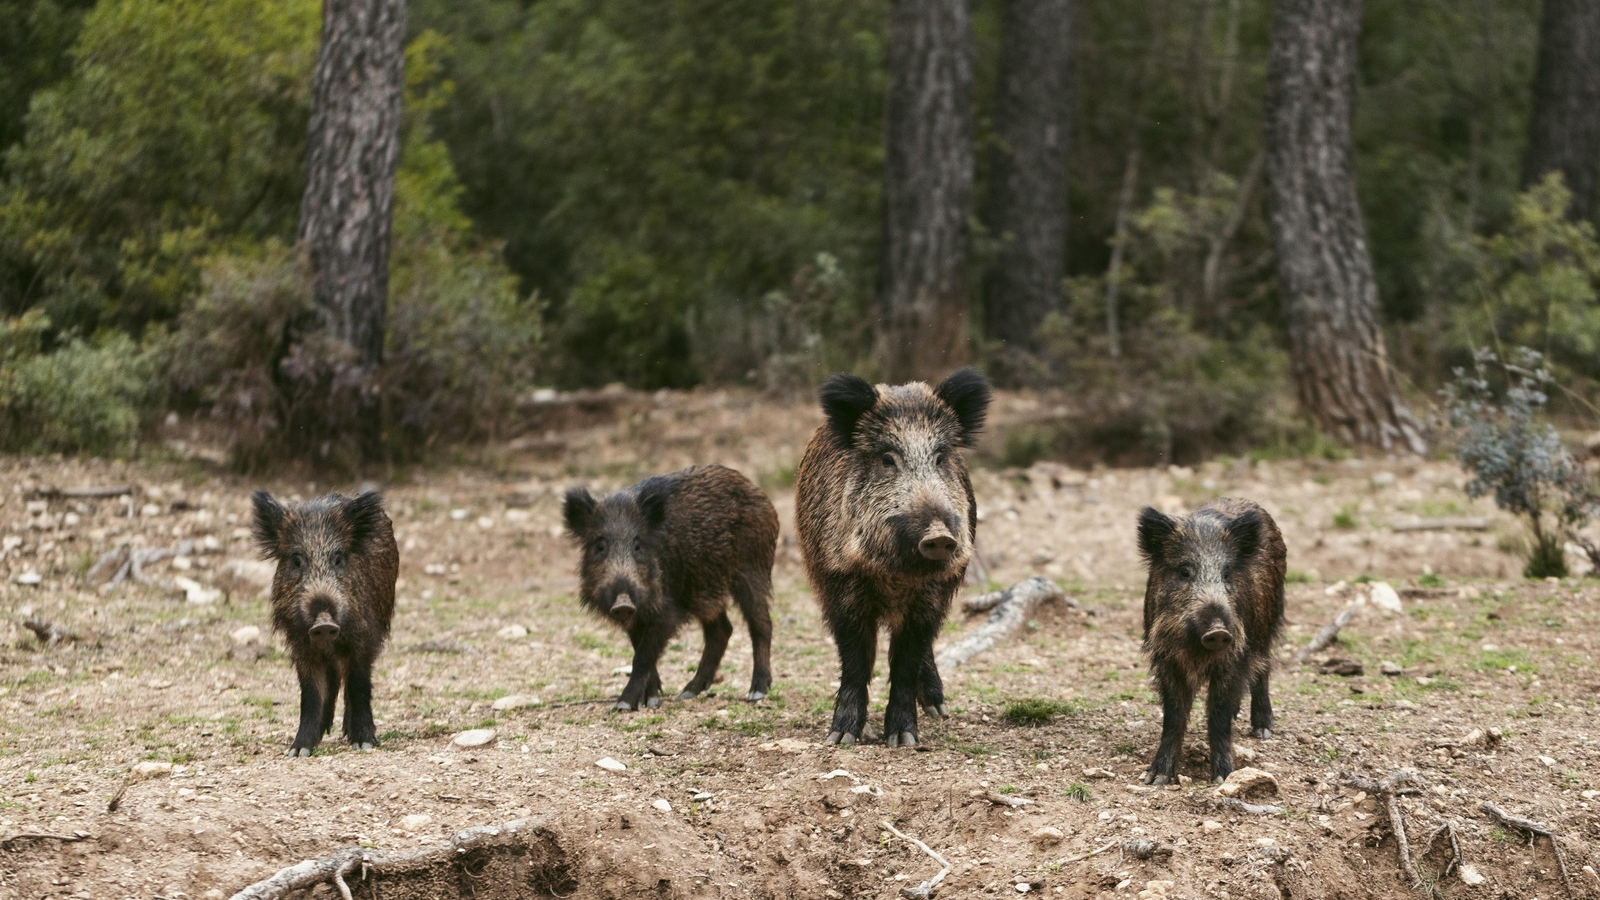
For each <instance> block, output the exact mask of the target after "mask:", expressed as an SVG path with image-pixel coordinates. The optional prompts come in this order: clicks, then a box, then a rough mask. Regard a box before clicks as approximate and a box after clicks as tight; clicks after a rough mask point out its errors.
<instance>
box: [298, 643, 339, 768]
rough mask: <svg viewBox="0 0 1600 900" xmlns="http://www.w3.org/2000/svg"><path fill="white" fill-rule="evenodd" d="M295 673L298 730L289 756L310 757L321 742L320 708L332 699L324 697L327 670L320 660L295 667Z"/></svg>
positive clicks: (321, 716)
mask: <svg viewBox="0 0 1600 900" xmlns="http://www.w3.org/2000/svg"><path fill="white" fill-rule="evenodd" d="M295 671H296V673H297V674H299V676H300V728H299V730H298V731H296V732H295V735H294V743H293V744H290V745H289V755H290V756H310V755H311V751H312V750H315V749H316V747H317V744H319V743H321V742H322V733H323V728H322V719H323V715H322V707H323V705H324V704H327V705H332V703H333V698H332V697H328V696H326V693H327V687H328V683H327V682H328V670H327V667H325V666H324V665H322V663H321V661H320V660H319V661H317V662H315V663H301V664H299V665H296V666H295Z"/></svg>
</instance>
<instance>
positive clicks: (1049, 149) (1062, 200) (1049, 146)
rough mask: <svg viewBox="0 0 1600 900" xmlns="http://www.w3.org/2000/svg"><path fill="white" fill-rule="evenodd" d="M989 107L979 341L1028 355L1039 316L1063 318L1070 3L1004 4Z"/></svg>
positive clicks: (1014, 0)
mask: <svg viewBox="0 0 1600 900" xmlns="http://www.w3.org/2000/svg"><path fill="white" fill-rule="evenodd" d="M1000 60H1001V68H1000V87H999V96H998V97H997V99H996V103H995V130H996V132H997V137H998V138H999V143H998V145H997V146H996V148H995V151H994V178H993V180H992V182H991V185H992V187H991V191H990V224H991V227H992V228H993V229H994V233H995V234H996V235H998V236H999V237H1000V247H999V251H998V252H997V253H996V255H995V261H994V268H993V270H992V271H991V272H990V273H989V289H988V291H987V292H986V293H987V297H986V303H985V307H984V322H985V325H986V328H987V332H988V335H987V336H988V337H989V338H990V339H992V340H998V341H1000V342H1001V343H1002V344H1003V345H1004V346H1005V347H1006V348H1007V349H1010V350H1018V351H1022V352H1029V351H1033V350H1036V349H1037V347H1038V343H1037V341H1036V339H1035V335H1034V332H1035V330H1036V329H1037V328H1038V327H1039V323H1040V322H1042V321H1043V320H1044V318H1045V316H1047V315H1049V314H1050V313H1051V312H1055V311H1058V310H1061V309H1063V307H1064V306H1065V304H1064V303H1063V302H1062V294H1061V280H1062V278H1064V277H1065V276H1066V272H1067V259H1066V240H1067V129H1068V127H1069V124H1070V123H1069V116H1070V102H1071V94H1070V91H1069V86H1070V78H1071V70H1072V0H1009V2H1008V3H1007V4H1006V8H1005V20H1004V25H1003V26H1002V34H1001V52H1000Z"/></svg>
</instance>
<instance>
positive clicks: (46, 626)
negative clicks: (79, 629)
mask: <svg viewBox="0 0 1600 900" xmlns="http://www.w3.org/2000/svg"><path fill="white" fill-rule="evenodd" d="M22 627H23V628H26V629H28V630H29V631H31V632H33V636H34V637H36V638H38V639H39V643H41V644H44V645H45V646H46V647H54V646H55V645H57V644H59V643H61V642H62V641H75V640H77V639H78V636H77V635H75V634H73V633H72V632H70V631H67V630H65V629H63V628H61V627H60V626H59V625H56V624H55V623H54V622H46V621H45V620H44V619H24V620H22Z"/></svg>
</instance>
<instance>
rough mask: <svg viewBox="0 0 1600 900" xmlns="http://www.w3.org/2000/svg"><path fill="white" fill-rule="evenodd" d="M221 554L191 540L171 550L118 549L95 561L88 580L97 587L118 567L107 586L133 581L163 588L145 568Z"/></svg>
mask: <svg viewBox="0 0 1600 900" xmlns="http://www.w3.org/2000/svg"><path fill="white" fill-rule="evenodd" d="M221 552H222V548H221V547H207V546H206V545H205V544H203V543H199V542H197V541H192V540H185V541H179V542H178V543H177V544H175V545H173V546H171V547H142V548H140V549H138V550H133V549H131V548H129V547H118V548H117V549H115V550H108V551H106V552H105V553H102V554H100V558H99V559H97V560H95V563H94V565H92V566H90V567H89V574H88V578H89V581H90V583H94V582H95V581H96V580H97V579H104V578H105V576H104V573H105V572H106V571H108V570H111V568H112V566H113V564H115V565H116V568H115V570H114V574H112V576H111V577H110V578H109V579H105V583H106V584H112V585H115V584H121V583H122V582H124V581H129V580H131V581H137V582H138V583H140V584H155V585H158V586H160V587H167V585H165V584H162V583H160V582H158V581H156V580H155V579H152V578H148V577H146V576H145V574H144V567H145V566H148V565H153V564H155V563H158V562H161V561H162V560H164V559H170V558H172V557H174V556H199V555H201V554H203V553H221Z"/></svg>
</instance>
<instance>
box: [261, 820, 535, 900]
mask: <svg viewBox="0 0 1600 900" xmlns="http://www.w3.org/2000/svg"><path fill="white" fill-rule="evenodd" d="M544 828H545V820H544V819H543V818H537V819H517V820H515V821H511V822H507V823H505V824H504V825H478V826H476V827H473V828H465V829H462V830H461V831H458V832H456V833H455V835H454V836H453V837H451V838H450V841H449V843H446V844H440V845H436V846H433V847H428V848H425V849H422V850H413V851H411V852H409V853H385V852H383V851H382V850H372V849H369V848H366V847H346V848H344V849H342V850H339V851H338V852H336V853H334V854H333V855H332V856H326V857H323V858H322V859H308V860H306V861H305V862H302V863H299V864H297V865H293V866H289V867H288V868H286V869H282V870H280V871H279V872H278V873H277V874H276V875H273V876H272V877H271V878H267V879H264V880H262V881H258V882H256V883H255V884H252V885H250V886H248V887H246V888H244V889H242V890H240V891H239V892H238V893H237V894H234V895H233V900H277V898H283V897H288V896H290V895H291V894H294V893H295V892H297V891H304V890H306V889H307V888H310V887H313V886H315V885H319V884H332V885H334V887H335V888H337V889H338V891H339V893H340V895H341V896H342V897H343V898H345V900H350V898H351V893H350V886H349V884H347V883H346V882H345V880H344V879H345V876H346V875H349V874H350V873H351V872H354V871H355V870H356V869H357V868H360V869H361V871H362V877H363V879H364V878H366V877H367V876H368V875H383V874H385V873H387V872H395V871H403V870H406V869H411V868H414V867H416V866H418V865H429V864H439V863H447V862H449V861H450V860H452V859H455V858H457V857H458V856H461V855H462V854H465V853H468V852H470V851H472V850H476V849H478V848H480V847H489V846H495V845H499V844H509V843H512V842H514V841H515V840H516V839H517V838H519V837H521V836H523V835H532V834H536V833H538V832H539V831H542V830H544Z"/></svg>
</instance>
